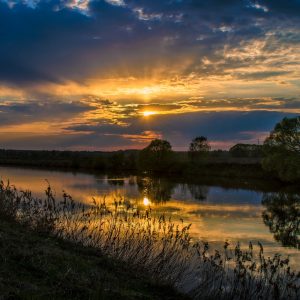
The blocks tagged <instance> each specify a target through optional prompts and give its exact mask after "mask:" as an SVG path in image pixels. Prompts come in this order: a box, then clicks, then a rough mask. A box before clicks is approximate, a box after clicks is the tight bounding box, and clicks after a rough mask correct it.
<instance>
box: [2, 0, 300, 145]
mask: <svg viewBox="0 0 300 300" xmlns="http://www.w3.org/2000/svg"><path fill="white" fill-rule="evenodd" d="M299 114H300V0H260V1H259V0H257V1H256V0H226V1H224V0H46V1H42V0H0V148H7V149H58V150H105V151H106V150H118V149H140V148H143V147H145V146H146V145H147V144H149V142H150V141H151V140H152V139H155V138H162V139H167V140H169V141H170V142H171V144H172V145H173V147H174V149H177V150H185V149H187V147H188V145H189V143H190V141H191V139H192V138H194V137H196V136H200V135H204V136H207V138H208V140H209V141H210V144H211V146H212V148H213V149H219V148H220V149H228V148H230V147H231V146H232V145H234V144H236V143H240V142H241V143H262V142H263V141H264V139H265V138H266V136H267V135H268V133H269V131H270V130H272V128H273V127H274V125H275V124H276V123H277V122H278V121H280V120H281V119H282V118H283V117H293V116H296V115H299Z"/></svg>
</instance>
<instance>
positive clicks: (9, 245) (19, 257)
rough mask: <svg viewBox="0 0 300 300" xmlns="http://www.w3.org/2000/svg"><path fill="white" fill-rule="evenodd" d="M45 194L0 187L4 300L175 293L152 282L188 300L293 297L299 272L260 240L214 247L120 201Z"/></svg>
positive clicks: (298, 293)
mask: <svg viewBox="0 0 300 300" xmlns="http://www.w3.org/2000/svg"><path fill="white" fill-rule="evenodd" d="M45 192H46V193H45V194H46V196H45V198H44V199H37V198H35V197H33V196H32V195H31V193H30V192H29V191H18V190H16V189H15V188H14V187H13V186H11V185H9V184H5V183H4V182H1V183H0V220H1V222H0V230H1V231H0V233H1V244H0V254H1V256H0V258H1V260H2V263H1V270H0V288H3V289H4V291H5V292H6V295H5V294H4V295H5V296H6V297H7V298H9V296H11V298H17V297H18V296H19V297H23V298H25V297H27V295H28V297H37V298H38V297H40V298H43V297H44V295H46V297H47V296H48V294H47V293H51V292H52V294H50V295H49V297H53V298H55V299H57V298H59V297H63V298H67V297H69V298H76V297H77V298H80V299H82V298H89V297H90V298H91V297H96V298H97V297H98V299H99V298H100V299H102V298H105V297H109V298H112V297H115V298H117V297H121V298H122V299H124V298H125V299H126V297H127V298H129V299H134V298H139V297H140V298H143V299H144V298H147V297H148V298H150V299H155V298H161V299H168V297H169V298H170V299H173V298H176V297H178V295H177V294H176V293H175V292H174V291H173V290H172V289H170V288H167V289H163V288H162V287H159V286H155V285H153V283H151V282H154V281H155V282H160V283H161V284H164V285H166V286H173V287H174V288H175V289H177V290H179V291H181V292H184V293H185V294H186V295H188V297H191V298H194V299H299V297H300V273H295V272H293V271H292V270H291V268H290V267H289V260H288V259H286V258H282V257H281V256H280V255H275V256H274V257H271V258H265V257H264V250H263V246H262V245H261V244H259V245H258V246H255V245H252V244H251V243H250V244H249V246H248V248H247V249H244V248H242V247H241V246H240V245H239V244H238V245H236V246H235V247H234V248H231V246H230V245H229V244H228V243H227V242H225V244H224V247H223V249H222V250H219V251H217V250H215V251H213V250H211V249H210V248H209V245H208V244H207V243H206V242H203V243H202V242H200V241H195V240H192V238H191V236H190V235H189V228H190V226H191V225H185V224H183V223H182V224H175V223H172V221H171V220H167V219H166V218H165V216H164V215H161V216H154V215H152V213H151V211H150V210H144V211H142V210H140V208H139V207H135V206H134V205H132V204H131V203H130V202H129V201H127V200H118V201H117V200H116V201H115V203H114V205H113V206H112V207H108V206H107V205H106V203H105V201H102V202H100V203H97V202H96V201H95V200H93V201H92V203H91V204H90V205H84V204H80V203H77V202H75V201H74V200H73V199H72V197H71V196H70V195H67V194H66V193H63V196H62V198H61V199H60V200H57V199H55V197H54V195H53V193H52V191H51V188H50V187H48V188H47V189H46V191H45ZM125 267H126V268H127V267H128V271H125V270H124V268H125ZM130 270H131V271H130ZM17 272H19V273H18V274H16V273H17ZM119 273H120V274H119ZM134 273H135V274H136V275H134ZM140 274H146V275H145V276H147V278H149V279H146V277H144V276H143V275H140ZM118 276H120V277H118ZM132 284H134V286H132ZM14 293H15V294H14ZM26 293H27V294H26ZM30 293H33V294H30ZM43 293H45V294H43ZM55 293H57V294H55ZM49 297H48V298H49ZM101 297H102V298H101Z"/></svg>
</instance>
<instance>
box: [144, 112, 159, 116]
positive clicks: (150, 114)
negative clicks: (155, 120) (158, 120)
mask: <svg viewBox="0 0 300 300" xmlns="http://www.w3.org/2000/svg"><path fill="white" fill-rule="evenodd" d="M156 114H157V112H156V111H143V116H144V117H149V116H153V115H156Z"/></svg>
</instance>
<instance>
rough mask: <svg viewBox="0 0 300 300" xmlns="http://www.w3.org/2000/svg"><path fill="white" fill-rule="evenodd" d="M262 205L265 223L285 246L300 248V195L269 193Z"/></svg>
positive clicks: (265, 195)
mask: <svg viewBox="0 0 300 300" xmlns="http://www.w3.org/2000/svg"><path fill="white" fill-rule="evenodd" d="M262 204H263V205H264V206H265V207H266V210H265V211H264V212H263V220H264V223H265V224H266V225H267V226H268V227H269V228H270V231H271V232H272V233H273V234H274V238H275V239H276V240H277V241H280V242H281V243H282V245H283V246H292V247H295V248H298V249H299V248H300V194H299V193H298V194H295V193H283V192H280V193H267V194H264V196H263V200H262Z"/></svg>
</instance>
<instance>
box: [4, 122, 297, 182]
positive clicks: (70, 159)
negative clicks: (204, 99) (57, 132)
mask: <svg viewBox="0 0 300 300" xmlns="http://www.w3.org/2000/svg"><path fill="white" fill-rule="evenodd" d="M0 164H7V165H22V166H30V167H44V168H67V169H85V170H95V171H105V172H109V171H113V172H116V171H122V172H123V171H130V172H143V171H149V172H154V173H155V172H156V173H157V172H158V173H160V174H168V175H170V174H171V175H172V176H182V177H183V176H184V177H192V178H194V177H195V176H202V177H204V176H210V177H220V178H221V177H229V178H251V179H279V180H280V181H282V182H288V183H296V182H300V117H296V118H292V119H287V118H285V119H283V120H282V121H281V122H280V123H278V124H277V125H276V126H275V128H274V130H273V131H272V132H271V133H270V136H269V137H268V138H267V139H266V141H265V142H264V144H263V145H248V144H237V145H235V146H233V147H232V148H231V149H230V150H229V151H223V150H217V151H216V150H214V151H211V149H210V146H209V142H208V140H207V138H206V137H203V136H199V137H196V138H195V139H193V141H192V142H191V144H190V146H189V151H187V152H176V151H173V150H172V146H171V144H170V143H169V142H168V141H165V140H154V141H152V142H151V143H150V144H149V146H147V147H146V148H145V149H143V150H141V151H139V150H126V151H117V152H97V151H96V152H84V151H81V152H72V151H29V150H28V151H24V150H0Z"/></svg>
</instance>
